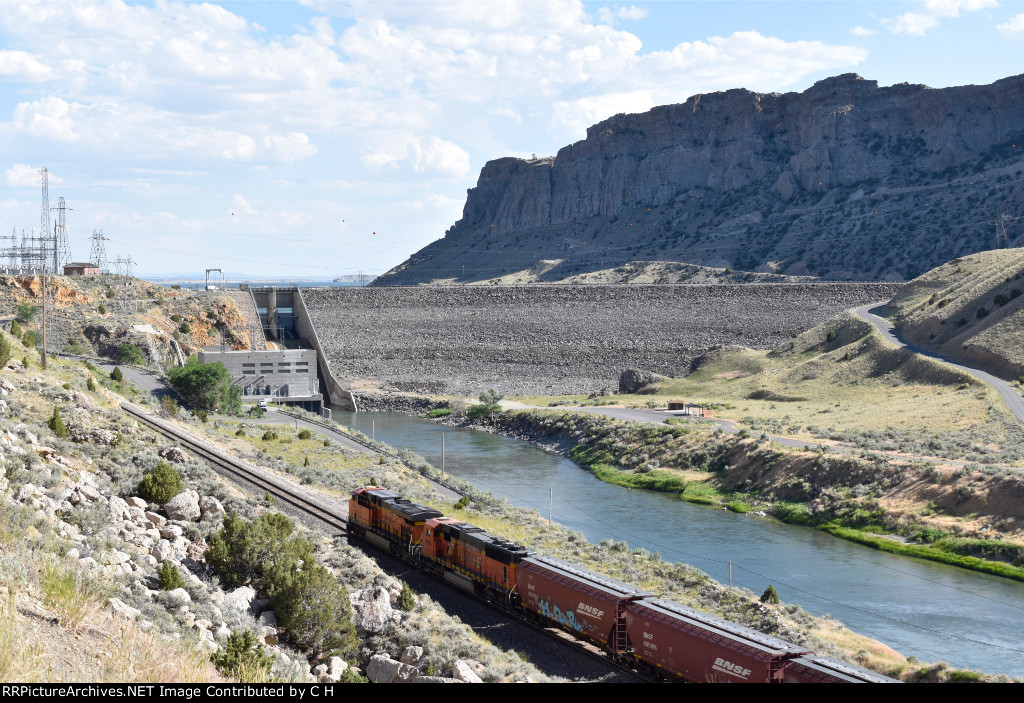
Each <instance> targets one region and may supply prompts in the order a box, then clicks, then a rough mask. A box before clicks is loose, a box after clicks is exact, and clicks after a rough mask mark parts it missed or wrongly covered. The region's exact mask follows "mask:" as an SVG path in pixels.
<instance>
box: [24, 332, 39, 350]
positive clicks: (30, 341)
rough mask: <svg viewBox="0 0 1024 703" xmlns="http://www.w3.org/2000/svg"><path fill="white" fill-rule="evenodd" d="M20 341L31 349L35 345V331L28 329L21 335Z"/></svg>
mask: <svg viewBox="0 0 1024 703" xmlns="http://www.w3.org/2000/svg"><path fill="white" fill-rule="evenodd" d="M21 343H22V344H24V345H25V348H26V349H32V348H33V347H35V346H36V333H35V332H32V331H31V330H29V331H28V332H26V333H25V334H23V335H21Z"/></svg>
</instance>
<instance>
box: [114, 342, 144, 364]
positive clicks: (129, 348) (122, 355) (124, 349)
mask: <svg viewBox="0 0 1024 703" xmlns="http://www.w3.org/2000/svg"><path fill="white" fill-rule="evenodd" d="M117 360H118V361H119V362H121V363H122V364H131V365H133V366H145V365H146V357H144V356H143V355H142V350H141V349H139V348H138V347H137V346H135V345H134V344H122V345H121V347H120V348H119V349H118V350H117Z"/></svg>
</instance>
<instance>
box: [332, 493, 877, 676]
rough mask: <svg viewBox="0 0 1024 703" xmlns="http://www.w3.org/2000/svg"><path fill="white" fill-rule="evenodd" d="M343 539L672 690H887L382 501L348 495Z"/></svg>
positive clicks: (729, 626)
mask: <svg viewBox="0 0 1024 703" xmlns="http://www.w3.org/2000/svg"><path fill="white" fill-rule="evenodd" d="M349 531H350V532H352V533H354V534H356V535H357V536H359V537H362V538H364V539H366V540H367V541H368V542H371V543H373V544H376V545H377V546H379V547H382V548H384V549H387V550H389V551H391V552H393V553H395V554H398V555H400V556H401V557H402V558H403V559H405V560H406V561H409V562H411V563H413V564H415V565H416V566H418V567H419V568H421V569H423V570H426V571H431V572H434V573H436V574H438V575H439V576H441V577H442V578H444V579H445V580H446V581H448V582H449V583H451V584H453V585H455V586H457V587H459V588H461V589H463V590H465V591H468V592H470V593H474V594H476V595H478V596H480V597H483V598H486V599H487V600H490V601H492V602H494V603H496V604H498V605H500V606H501V607H503V608H506V609H508V610H512V611H515V612H517V613H524V614H527V615H528V616H529V617H531V618H533V619H534V620H537V621H538V622H541V623H543V624H545V625H548V626H550V625H555V626H557V627H560V628H561V629H563V630H566V631H567V632H569V633H570V634H572V635H574V636H575V637H577V638H579V639H583V640H587V641H589V642H591V643H593V644H595V645H597V646H599V647H600V648H602V649H603V650H605V651H606V652H608V653H609V654H610V655H611V656H612V657H614V658H615V659H617V660H619V661H623V662H628V663H631V664H633V665H634V666H637V667H639V668H643V669H648V670H651V671H654V672H656V673H658V674H659V675H661V676H662V677H664V678H667V679H669V680H676V681H698V682H704V681H719V682H754V683H895V681H894V680H893V679H890V678H887V677H885V676H881V675H880V674H876V673H874V672H872V671H868V670H866V669H862V668H860V667H857V666H854V665H852V664H848V663H846V662H843V661H839V660H835V659H829V658H826V657H818V656H816V655H815V654H814V652H811V651H808V650H807V649H806V648H804V647H801V646H799V645H795V644H793V643H791V642H786V641H785V640H781V639H778V638H776V637H771V636H770V635H765V634H763V633H761V632H758V631H756V630H752V629H750V628H747V627H742V626H740V625H737V624H735V623H732V622H729V621H728V620H723V619H721V618H717V617H715V616H713V615H708V614H707V613H703V612H700V611H698V610H694V609H692V608H688V607H686V606H684V605H680V604H679V603H674V602H672V601H668V600H663V599H660V598H655V597H654V596H653V595H652V594H650V593H646V592H644V591H642V590H640V589H638V588H637V587H636V586H632V585H630V584H628V583H623V582H621V581H616V580H615V579H612V578H608V577H607V576H603V575H601V574H596V573H594V572H592V571H588V570H587V569H583V568H581V567H579V566H575V565H573V564H570V563H568V562H565V561H563V560H561V559H555V558H552V557H545V556H540V555H537V554H532V553H531V552H530V551H528V550H527V549H526V548H525V547H523V546H521V545H518V544H515V543H514V542H510V541H509V540H506V539H502V538H501V537H496V536H494V535H492V534H489V533H487V532H485V531H484V530H482V529H481V528H479V527H475V526H473V525H470V524H469V523H466V522H461V521H459V520H456V519H454V518H450V517H444V516H443V515H442V514H441V513H440V512H438V511H437V510H434V509H433V508H428V507H426V506H423V505H418V504H416V503H413V502H411V501H409V500H407V499H405V498H402V497H401V496H399V495H397V494H395V493H392V492H391V491H388V490H385V489H383V488H377V487H374V486H366V487H363V488H358V489H356V490H354V491H352V498H351V500H350V501H349Z"/></svg>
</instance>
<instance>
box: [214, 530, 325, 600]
mask: <svg viewBox="0 0 1024 703" xmlns="http://www.w3.org/2000/svg"><path fill="white" fill-rule="evenodd" d="M294 529H295V528H294V525H292V522H291V520H289V519H288V518H287V517H286V516H285V515H282V514H281V513H263V514H262V515H260V516H259V517H258V518H256V519H255V520H253V521H252V522H246V521H245V520H243V519H242V518H240V517H238V514H237V513H231V514H229V515H225V516H224V523H223V526H222V527H221V529H220V531H219V532H217V534H215V535H213V536H212V537H211V538H210V546H209V547H208V548H207V550H206V555H205V558H206V563H208V564H209V565H210V567H211V568H212V569H213V571H214V573H216V574H217V575H218V576H220V578H221V581H222V582H223V583H224V585H225V586H227V587H229V588H237V587H238V586H241V585H244V584H246V583H249V582H252V583H255V584H256V585H257V586H258V587H261V588H264V589H266V590H269V586H270V585H271V583H272V580H273V579H268V578H267V577H266V576H267V574H268V573H278V572H282V571H283V572H287V571H288V569H290V568H291V569H294V568H295V566H296V565H297V563H298V562H299V560H302V561H303V562H305V561H309V562H310V563H312V562H313V561H315V559H314V558H313V545H312V543H310V542H309V541H308V540H305V539H302V538H299V537H295V538H292V532H293V531H294Z"/></svg>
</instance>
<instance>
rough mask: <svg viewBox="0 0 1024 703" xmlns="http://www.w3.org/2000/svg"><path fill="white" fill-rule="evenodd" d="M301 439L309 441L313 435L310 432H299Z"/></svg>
mask: <svg viewBox="0 0 1024 703" xmlns="http://www.w3.org/2000/svg"><path fill="white" fill-rule="evenodd" d="M298 436H299V439H309V438H310V437H312V436H313V433H312V432H310V431H309V430H299V435H298Z"/></svg>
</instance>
